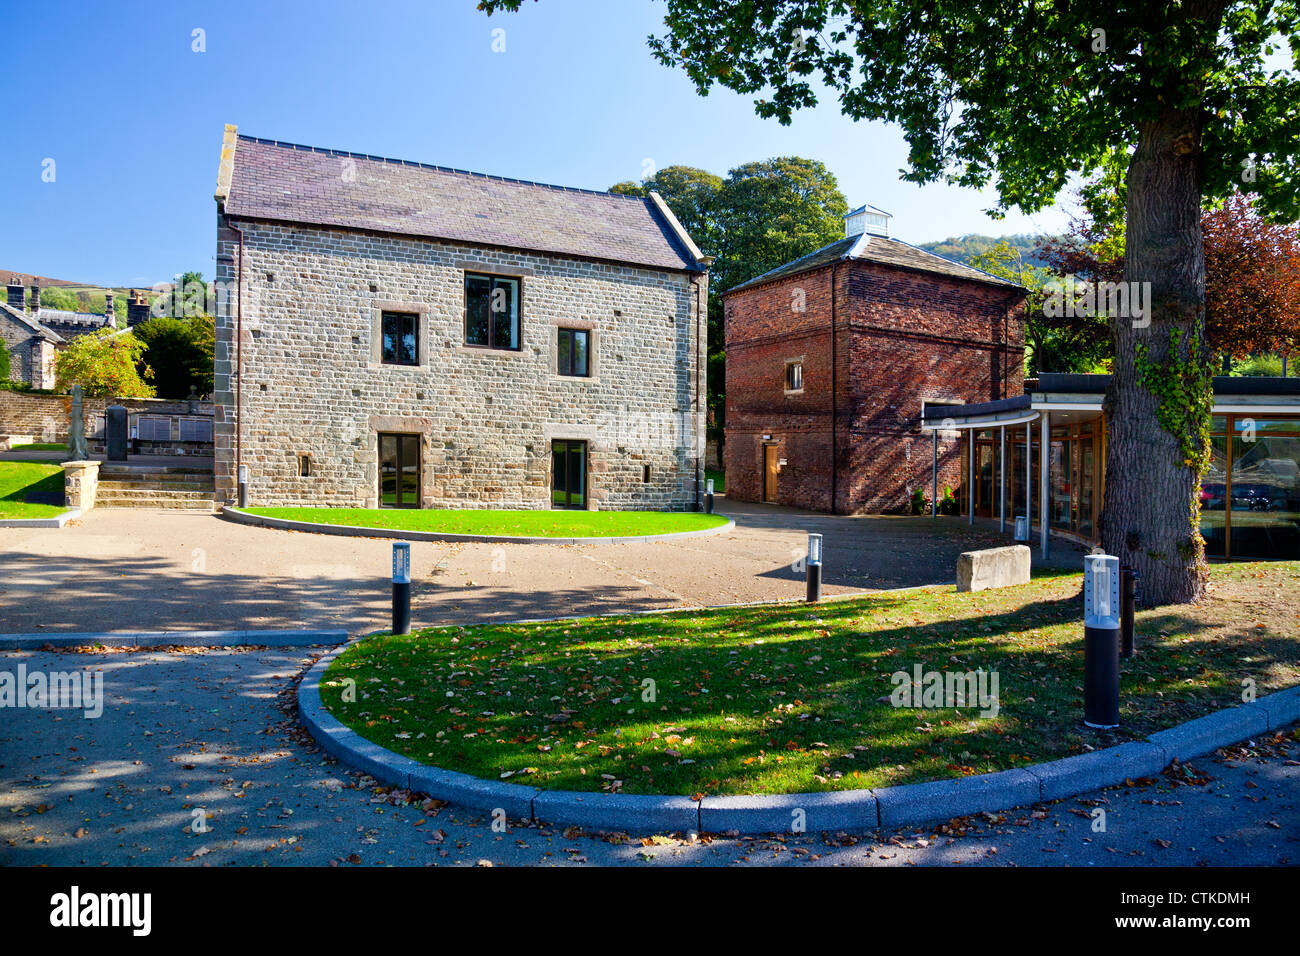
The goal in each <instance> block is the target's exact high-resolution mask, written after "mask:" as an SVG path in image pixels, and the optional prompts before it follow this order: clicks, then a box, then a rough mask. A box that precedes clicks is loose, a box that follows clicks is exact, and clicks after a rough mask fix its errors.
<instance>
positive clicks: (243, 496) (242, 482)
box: [239, 465, 248, 508]
mask: <svg viewBox="0 0 1300 956" xmlns="http://www.w3.org/2000/svg"><path fill="white" fill-rule="evenodd" d="M239 507H241V508H247V507H248V466H247V465H240V466H239Z"/></svg>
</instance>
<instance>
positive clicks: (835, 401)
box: [831, 262, 840, 514]
mask: <svg viewBox="0 0 1300 956" xmlns="http://www.w3.org/2000/svg"><path fill="white" fill-rule="evenodd" d="M839 269H840V264H839V263H838V262H837V263H835V265H833V266H831V514H838V509H837V508H836V505H837V504H838V503H839V496H840V495H839V492H840V488H839V485H840V482H839V477H840V463H839V459H840V456H839V443H838V441H839V435H838V431H837V427H836V426H837V424H838V422H839V417H840V414H839V394H838V393H839V373H838V370H837V368H836V364H837V363H836V357H835V305H836V302H835V278H836V276H837V275H838V273H839Z"/></svg>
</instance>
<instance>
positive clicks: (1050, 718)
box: [321, 562, 1300, 794]
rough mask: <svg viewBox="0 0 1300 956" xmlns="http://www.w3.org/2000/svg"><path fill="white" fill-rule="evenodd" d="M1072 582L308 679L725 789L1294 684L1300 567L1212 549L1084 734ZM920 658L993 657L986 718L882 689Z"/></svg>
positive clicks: (408, 709) (514, 761) (966, 764)
mask: <svg viewBox="0 0 1300 956" xmlns="http://www.w3.org/2000/svg"><path fill="white" fill-rule="evenodd" d="M1081 580H1082V575H1079V574H1059V575H1056V576H1045V577H1039V578H1036V579H1035V580H1034V581H1033V582H1031V583H1030V584H1028V585H1024V586H1021V587H1016V588H1008V589H1002V590H997V591H984V592H979V593H975V594H957V593H955V592H954V591H953V590H952V589H951V588H950V587H949V588H933V589H927V590H924V591H911V592H906V593H898V594H881V595H878V596H872V597H869V598H861V599H855V600H851V601H836V602H827V603H823V604H821V605H816V606H809V605H804V604H791V605H779V606H774V607H761V608H729V609H720V610H712V611H707V612H675V613H673V614H666V615H650V616H640V617H627V618H592V619H587V620H582V621H564V622H556V623H549V624H534V625H527V626H514V627H507V626H498V625H483V626H476V627H470V628H436V629H431V630H427V631H422V632H420V633H418V634H415V635H411V636H407V637H394V636H392V635H387V636H380V637H376V638H372V639H369V640H367V641H364V642H362V643H361V644H359V645H358V646H356V647H354V648H352V649H351V650H349V651H347V652H346V653H344V654H343V655H341V656H340V658H339V659H338V660H337V661H336V662H335V663H334V664H333V665H332V666H331V667H330V669H329V672H328V673H327V675H326V679H325V681H324V682H323V685H322V689H321V693H322V696H323V699H324V701H325V703H326V706H328V707H329V709H330V710H331V711H333V712H334V714H335V715H336V716H338V717H339V719H340V720H342V721H344V722H345V723H347V724H348V725H350V726H351V727H353V728H354V729H355V730H357V731H358V732H359V733H360V734H362V735H363V736H365V737H367V738H369V739H370V740H373V741H375V742H376V743H379V744H381V745H383V746H385V747H388V748H390V749H392V750H395V751H397V752H400V753H403V754H406V755H408V756H410V757H412V758H414V759H416V760H420V761H423V762H426V763H430V764H434V765H436V766H439V767H443V768H445V769H450V770H459V771H464V772H466V773H470V774H474V775H475V776H479V777H485V778H490V779H509V780H513V781H515V782H522V783H527V784H529V785H535V786H539V787H543V788H548V789H571V790H608V791H622V792H626V793H671V794H696V793H713V794H732V793H789V792H800V791H810V790H832V789H856V788H862V787H879V786H886V785H892V784H902V783H912V782H916V781H922V780H932V779H938V778H945V777H955V776H961V775H969V774H976V773H985V772H990V771H995V770H1004V769H1008V768H1012V767H1017V766H1024V765H1025V764H1027V763H1032V762H1037V761H1040V760H1044V759H1052V758H1055V757H1061V756H1065V755H1068V754H1071V753H1078V752H1081V751H1082V750H1083V749H1084V748H1085V744H1087V745H1091V746H1094V747H1101V746H1107V745H1110V744H1112V743H1116V742H1119V741H1123V740H1129V739H1137V738H1140V737H1142V736H1144V735H1146V734H1148V733H1151V732H1153V731H1155V730H1157V729H1161V728H1165V727H1169V726H1172V725H1174V724H1177V723H1180V722H1182V721H1184V720H1187V719H1189V718H1191V717H1195V716H1199V715H1201V714H1204V713H1206V712H1208V711H1210V710H1213V709H1215V708H1218V707H1225V706H1229V705H1232V704H1236V703H1240V702H1241V699H1242V698H1241V694H1242V681H1243V680H1244V679H1247V678H1249V679H1251V680H1253V681H1254V682H1255V686H1256V689H1257V692H1258V693H1259V694H1261V695H1262V694H1264V693H1267V692H1269V691H1271V690H1277V689H1280V688H1281V687H1284V686H1289V685H1291V684H1294V683H1297V682H1300V617H1298V616H1297V612H1296V609H1297V607H1300V563H1296V562H1288V563H1274V564H1235V565H1224V566H1217V567H1215V568H1214V569H1213V572H1212V582H1213V591H1212V592H1211V595H1210V596H1209V597H1208V598H1207V599H1206V600H1205V601H1203V602H1202V603H1201V604H1199V605H1196V606H1188V607H1172V608H1164V609H1156V610H1151V611H1144V612H1141V613H1140V614H1139V618H1138V628H1137V630H1138V643H1139V650H1140V653H1139V654H1138V656H1136V657H1135V658H1133V659H1132V660H1130V661H1126V662H1125V663H1124V667H1123V678H1122V690H1121V693H1122V707H1123V709H1122V714H1121V719H1122V726H1121V729H1120V730H1119V731H1116V732H1113V733H1101V732H1096V731H1089V730H1087V729H1086V728H1084V727H1083V726H1082V724H1081V718H1082V707H1083V704H1082V689H1083V626H1082V621H1081V601H1080V598H1079V592H1080V588H1081ZM915 664H920V665H922V666H923V668H924V669H926V670H938V671H958V672H966V671H973V670H976V669H978V668H983V669H986V670H995V671H996V672H997V673H998V678H999V685H998V713H997V715H996V716H980V714H979V713H978V712H977V709H976V708H973V707H967V708H965V709H958V708H947V709H909V708H906V707H894V706H892V705H891V701H890V696H891V693H892V692H893V691H894V689H895V684H894V682H893V681H892V680H891V675H892V674H894V673H895V672H898V671H902V672H904V673H908V674H910V673H911V670H912V667H913V665H915ZM345 678H354V679H355V681H356V685H355V690H356V694H355V701H354V702H344V701H343V700H342V695H343V692H344V689H345V686H346V685H345V683H344V679H345ZM646 681H653V682H654V684H653V690H654V695H653V699H650V696H651V695H650V694H649V693H648V691H649V689H650V688H651V685H650V684H647V683H646Z"/></svg>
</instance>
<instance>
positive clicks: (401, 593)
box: [393, 541, 411, 634]
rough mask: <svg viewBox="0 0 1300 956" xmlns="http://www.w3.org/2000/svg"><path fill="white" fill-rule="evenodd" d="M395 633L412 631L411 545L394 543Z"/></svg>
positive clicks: (400, 542) (401, 542) (403, 542)
mask: <svg viewBox="0 0 1300 956" xmlns="http://www.w3.org/2000/svg"><path fill="white" fill-rule="evenodd" d="M393 633H394V634H410V633H411V545H410V544H409V543H408V542H406V541H397V542H394V544H393Z"/></svg>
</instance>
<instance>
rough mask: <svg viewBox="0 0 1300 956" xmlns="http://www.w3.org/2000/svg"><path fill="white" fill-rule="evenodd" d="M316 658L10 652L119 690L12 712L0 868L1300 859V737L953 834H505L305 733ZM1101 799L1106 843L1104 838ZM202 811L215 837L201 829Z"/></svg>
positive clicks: (1258, 744)
mask: <svg viewBox="0 0 1300 956" xmlns="http://www.w3.org/2000/svg"><path fill="white" fill-rule="evenodd" d="M311 660H312V655H311V654H308V653H304V652H301V651H283V650H274V651H272V650H266V651H206V652H194V653H189V652H187V653H177V652H163V651H122V652H110V653H97V654H74V653H51V652H9V653H0V671H9V672H14V671H16V669H17V667H18V666H19V664H23V665H25V666H26V668H27V670H28V672H29V673H30V672H33V671H44V672H48V671H73V670H80V669H83V668H91V669H102V671H103V674H104V678H103V679H104V694H105V703H104V710H103V714H102V716H100V717H98V718H95V719H87V718H85V717H83V716H82V715H81V713H80V712H79V711H68V710H64V711H51V710H33V709H25V708H24V709H11V710H6V712H5V717H4V721H3V723H2V724H0V866H3V865H42V864H46V865H87V866H100V865H106V864H110V865H123V864H126V865H132V864H140V865H169V864H175V865H190V866H224V865H232V864H233V865H283V864H290V865H337V866H353V865H385V864H400V865H475V864H479V863H482V862H485V861H486V862H490V863H491V864H493V865H498V866H500V865H526V864H532V865H538V864H540V865H550V864H554V865H584V864H586V865H600V864H607V865H633V866H645V865H691V864H697V865H742V866H743V865H755V864H776V865H788V864H813V865H836V864H846V865H847V864H852V865H879V866H898V865H915V864H937V863H948V864H955V863H960V864H963V865H1021V866H1034V865H1045V864H1071V865H1084V866H1087V865H1166V866H1168V865H1173V866H1192V865H1212V866H1214V865H1248V864H1252V865H1287V864H1291V865H1295V864H1296V863H1298V862H1300V759H1298V758H1300V743H1297V740H1296V731H1295V729H1294V728H1293V729H1292V730H1291V731H1290V732H1289V733H1287V734H1278V735H1273V736H1272V737H1270V738H1269V739H1266V740H1263V739H1262V740H1259V741H1255V742H1254V743H1253V744H1252V745H1250V746H1249V747H1248V748H1247V747H1243V748H1238V749H1230V750H1229V751H1221V752H1220V754H1221V756H1220V757H1218V758H1214V759H1212V758H1206V759H1203V760H1198V761H1195V762H1193V764H1191V765H1189V767H1188V768H1185V769H1184V772H1183V773H1182V774H1180V775H1173V774H1168V773H1167V774H1166V775H1164V776H1162V777H1161V778H1159V779H1158V780H1155V781H1151V782H1146V783H1143V782H1139V783H1137V784H1135V785H1134V786H1132V787H1121V788H1114V789H1111V790H1107V791H1101V792H1098V793H1094V794H1089V795H1085V796H1084V797H1080V798H1075V799H1071V800H1067V801H1063V802H1061V803H1059V804H1055V805H1048V806H1044V807H1041V808H1036V809H1035V808H1026V809H1024V810H1021V811H1012V812H1010V813H1008V814H1006V815H1005V816H1004V817H995V818H993V819H987V818H984V817H979V818H974V819H972V820H970V821H967V824H968V825H963V826H958V827H956V828H933V827H932V828H926V829H923V830H916V829H909V830H907V831H904V832H901V833H898V834H842V835H839V836H836V835H834V834H821V833H816V834H804V835H800V836H791V835H787V836H785V837H782V838H775V839H774V838H758V839H739V840H738V839H726V838H709V837H707V836H706V838H705V839H704V840H703V841H695V842H688V841H687V840H684V839H673V838H670V837H668V836H666V835H661V836H660V837H659V838H658V839H654V840H650V841H649V842H648V843H647V842H646V841H644V840H643V839H642V838H640V837H641V835H637V838H634V839H625V838H622V837H618V836H614V837H606V838H600V837H596V836H589V835H583V834H580V833H574V832H572V831H570V832H567V833H566V832H563V831H559V830H553V829H545V828H537V827H533V826H522V825H516V824H512V825H511V827H510V829H509V830H508V831H507V832H504V833H498V832H493V830H492V828H491V825H490V821H488V820H484V819H482V818H478V817H477V816H476V815H475V814H473V813H471V812H465V811H460V810H458V809H456V808H455V807H443V808H439V807H434V806H429V807H424V806H421V805H420V804H419V803H418V802H417V803H415V804H414V805H406V803H405V801H404V800H397V802H396V803H394V800H395V799H396V798H395V797H394V796H393V795H391V794H384V793H379V794H377V793H375V792H373V791H372V790H371V789H370V788H369V787H368V786H367V785H366V781H365V780H364V778H362V777H360V776H359V775H357V774H354V773H351V772H349V771H346V770H344V769H343V768H341V767H340V766H339V765H337V764H336V763H334V762H333V761H332V760H329V759H328V758H326V757H324V756H323V755H322V754H321V753H320V752H319V751H318V750H317V749H316V748H315V747H314V746H312V745H311V744H310V743H309V742H307V741H305V740H304V739H303V736H302V732H301V730H300V729H299V728H298V726H297V723H296V721H295V720H294V719H293V717H292V703H291V702H292V697H291V693H292V689H293V686H294V684H295V682H296V679H297V676H298V674H300V673H301V672H302V670H303V669H304V668H305V667H306V666H307V665H308V664H309V663H310V662H311ZM286 704H288V706H289V709H287V710H286V709H285V708H286ZM1225 753H1226V754H1228V756H1229V757H1230V758H1231V759H1224V758H1223V756H1222V755H1223V754H1225ZM1096 808H1100V809H1104V810H1105V811H1106V830H1105V832H1104V833H1103V832H1093V816H1092V813H1093V810H1094V809H1096ZM196 811H199V813H198V814H197V815H196ZM200 818H201V819H203V820H204V821H205V823H204V824H203V826H205V827H206V828H207V829H206V832H193V830H194V821H195V820H196V819H200Z"/></svg>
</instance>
